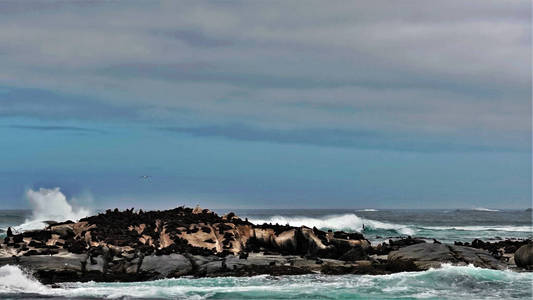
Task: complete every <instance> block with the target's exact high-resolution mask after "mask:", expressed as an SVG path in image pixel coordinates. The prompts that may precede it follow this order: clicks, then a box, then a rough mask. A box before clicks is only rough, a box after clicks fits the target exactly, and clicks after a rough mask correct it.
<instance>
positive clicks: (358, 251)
mask: <svg viewBox="0 0 533 300" xmlns="http://www.w3.org/2000/svg"><path fill="white" fill-rule="evenodd" d="M367 258H368V255H367V254H366V252H365V250H364V249H363V247H361V246H359V247H354V248H352V249H350V250H349V251H348V252H346V253H344V254H343V255H342V256H341V257H339V260H344V261H356V260H364V259H367Z"/></svg>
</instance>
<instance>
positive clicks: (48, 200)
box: [13, 187, 91, 231]
mask: <svg viewBox="0 0 533 300" xmlns="http://www.w3.org/2000/svg"><path fill="white" fill-rule="evenodd" d="M26 198H27V199H28V201H29V203H30V205H31V208H32V216H31V218H30V219H26V221H25V222H24V223H23V224H21V225H18V226H15V227H14V228H13V229H14V230H15V231H25V230H33V229H42V228H44V227H45V226H46V225H47V224H46V223H45V222H47V221H55V222H63V221H67V220H72V221H77V220H79V219H81V218H84V217H86V216H89V215H90V213H91V211H90V210H89V209H87V208H84V207H77V208H76V207H73V206H72V204H71V203H69V202H68V201H67V197H66V196H65V195H64V194H63V193H62V192H61V190H60V189H59V188H58V187H56V188H53V189H45V188H40V189H39V190H36V191H34V190H32V189H29V190H27V191H26Z"/></svg>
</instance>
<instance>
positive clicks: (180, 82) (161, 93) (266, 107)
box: [0, 0, 531, 147]
mask: <svg viewBox="0 0 533 300" xmlns="http://www.w3.org/2000/svg"><path fill="white" fill-rule="evenodd" d="M530 6H531V4H530V2H529V1H525V0H524V1H484V0H480V1H468V2H464V1H446V2H439V3H438V4H436V3H433V2H428V1H409V2H402V3H398V2H395V1H372V3H361V2H353V1H340V2H335V3H325V2H323V1H306V2H305V4H303V3H301V2H282V1H279V2H277V1H274V2H241V1H228V2H208V1H195V2H194V3H183V2H174V1H168V2H166V1H164V2H160V3H159V4H154V3H147V2H143V1H128V2H121V1H115V2H86V1H80V2H70V1H69V2H56V1H54V2H42V1H35V2H33V1H24V2H21V1H4V2H2V3H1V4H0V14H1V15H2V18H0V41H2V43H0V63H1V64H2V69H1V70H0V84H1V85H3V86H6V87H9V88H21V87H32V88H35V89H38V90H43V91H46V90H48V91H52V92H51V93H52V94H54V95H56V96H57V97H45V98H44V99H43V98H40V97H26V96H24V95H20V97H18V98H17V99H20V101H11V100H5V99H4V100H3V99H2V95H0V103H1V104H2V106H1V107H0V116H13V115H16V116H31V117H39V118H66V117H69V118H85V119H91V118H95V119H98V118H100V119H101V118H112V119H118V118H121V119H126V120H135V121H139V120H140V121H149V122H162V123H166V124H168V126H170V127H180V128H184V127H187V126H189V127H190V124H189V123H191V122H192V123H194V124H193V125H194V126H196V127H198V128H202V127H205V128H208V127H210V126H219V127H220V126H222V127H223V126H225V125H223V124H227V123H228V122H231V121H235V120H237V121H238V122H240V123H243V124H246V126H247V127H249V128H266V129H268V130H274V131H275V130H281V129H283V130H286V131H287V132H290V133H286V135H287V137H285V138H283V139H289V138H293V139H295V140H298V139H300V140H302V139H304V137H303V136H304V134H303V133H301V132H300V133H299V134H296V132H298V130H318V129H320V130H326V131H327V130H334V129H332V128H335V129H337V130H340V131H343V132H344V131H346V132H354V133H357V132H374V133H379V134H378V136H381V137H383V136H390V135H397V134H399V135H402V136H403V135H413V136H431V137H435V143H436V144H439V143H441V144H442V143H444V142H445V141H446V140H447V138H448V137H449V136H451V135H454V134H455V135H460V136H461V138H464V139H467V140H468V139H469V137H470V140H472V141H477V143H478V146H480V147H482V146H483V145H495V144H497V143H498V142H501V143H503V144H505V145H510V144H512V145H514V146H513V147H518V146H517V145H520V147H523V145H526V144H527V143H524V142H523V140H527V139H530V124H531V114H530V111H531V110H530V105H531V104H530V86H531V70H530V65H531V23H530V22H531V7H530ZM64 95H70V96H68V97H67V96H64ZM54 99H55V100H54ZM50 103H53V104H54V106H50ZM52 108H53V109H52ZM185 112H187V113H185ZM213 124H214V125H213ZM254 134H259V135H261V134H264V135H267V136H266V137H267V138H268V134H267V133H264V132H263V133H262V132H254ZM339 135H340V136H342V134H339ZM528 136H529V137H528ZM438 137H440V142H439V139H438ZM509 137H512V138H509ZM270 139H271V140H272V139H273V138H272V137H270ZM376 139H378V137H376ZM368 142H369V143H371V142H370V141H368ZM483 147H484V146H483Z"/></svg>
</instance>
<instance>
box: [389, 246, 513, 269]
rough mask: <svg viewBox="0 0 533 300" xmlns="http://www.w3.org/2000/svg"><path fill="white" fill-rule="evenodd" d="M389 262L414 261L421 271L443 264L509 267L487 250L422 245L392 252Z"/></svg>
mask: <svg viewBox="0 0 533 300" xmlns="http://www.w3.org/2000/svg"><path fill="white" fill-rule="evenodd" d="M388 260H389V261H396V260H403V261H412V262H414V263H415V265H417V266H418V267H419V268H420V269H424V270H425V269H429V268H431V267H437V266H440V265H441V264H442V263H452V264H456V265H466V264H473V265H474V266H477V267H482V268H490V269H505V268H506V267H507V265H505V264H504V263H502V262H500V261H499V260H497V259H495V258H494V257H492V256H491V255H490V253H488V252H487V251H486V250H482V249H475V248H471V247H465V246H456V245H445V244H429V243H420V244H415V245H411V246H407V247H403V248H400V249H399V250H396V251H392V252H390V253H389V256H388Z"/></svg>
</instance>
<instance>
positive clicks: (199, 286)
mask: <svg viewBox="0 0 533 300" xmlns="http://www.w3.org/2000/svg"><path fill="white" fill-rule="evenodd" d="M228 211H230V210H229V209H228V210H217V212H218V213H225V212H228ZM233 211H234V212H236V213H237V215H238V216H240V217H241V218H248V220H249V221H251V222H254V223H273V224H275V223H278V224H290V225H293V226H301V225H306V226H309V227H313V226H316V227H317V228H320V229H324V230H326V229H332V230H344V231H359V232H363V233H364V235H365V236H366V237H367V238H368V239H369V240H370V241H371V242H372V243H373V244H376V243H380V242H382V241H386V240H388V239H389V238H395V237H405V236H412V237H419V238H423V239H428V240H431V241H432V239H437V240H439V241H441V242H446V243H453V242H454V241H462V242H471V241H472V240H473V239H476V238H479V239H482V240H484V241H497V240H501V239H506V238H512V239H526V238H530V239H531V238H533V230H532V225H531V224H532V215H531V211H525V210H490V209H484V208H479V209H472V210H454V209H449V210H375V209H360V210H354V209H335V210H320V209H305V210H302V209H300V210H298V209H292V210H258V209H255V210H233ZM33 215H34V214H32V212H31V211H27V210H19V211H14V210H9V211H5V210H4V211H2V210H0V228H1V229H4V230H5V229H6V228H7V226H14V228H15V229H18V230H24V229H28V228H30V227H31V228H33V227H35V226H38V224H42V223H40V221H43V220H35V219H32V218H33ZM363 227H364V229H363ZM3 235H5V232H0V237H2V236H3ZM532 284H533V273H518V272H513V271H496V270H488V269H481V268H476V267H473V266H451V265H445V266H444V267H443V268H440V269H432V270H429V271H424V272H405V273H397V274H392V275H342V276H326V275H320V274H312V275H298V276H255V277H241V278H236V277H224V278H199V279H195V278H178V279H163V280H156V281H148V282H135V283H95V282H88V283H76V282H72V283H64V284H59V285H57V286H54V287H51V286H45V285H42V284H40V283H39V282H38V281H37V280H35V279H34V278H31V276H29V275H28V274H26V273H25V272H24V271H23V270H21V269H19V268H18V267H16V266H4V267H0V298H33V299H35V298H67V299H71V298H81V299H90V298H124V299H129V298H163V299H165V298H166V299H419V298H422V299H531V298H532V294H533V292H532Z"/></svg>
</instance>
